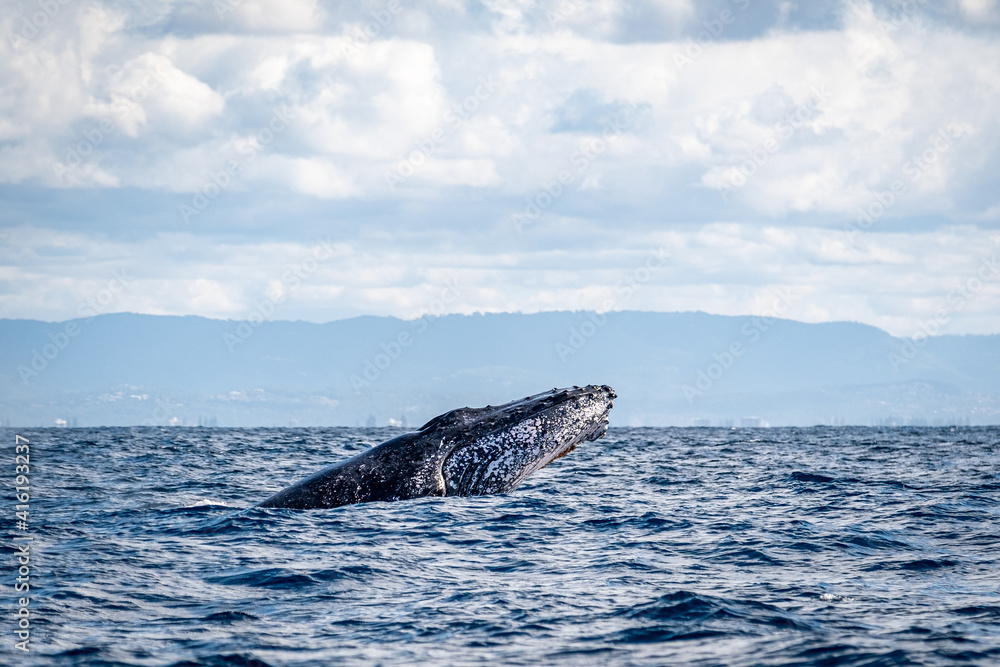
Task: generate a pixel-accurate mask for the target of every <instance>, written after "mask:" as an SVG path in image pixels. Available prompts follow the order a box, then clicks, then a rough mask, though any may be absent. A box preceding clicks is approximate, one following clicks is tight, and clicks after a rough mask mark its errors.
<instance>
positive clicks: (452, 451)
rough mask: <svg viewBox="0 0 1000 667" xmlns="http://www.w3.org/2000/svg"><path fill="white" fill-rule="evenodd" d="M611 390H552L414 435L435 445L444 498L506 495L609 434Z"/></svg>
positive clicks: (468, 412)
mask: <svg viewBox="0 0 1000 667" xmlns="http://www.w3.org/2000/svg"><path fill="white" fill-rule="evenodd" d="M615 398H616V396H615V392H614V390H612V389H611V387H609V386H607V385H588V386H586V387H571V388H568V389H553V390H552V391H547V392H544V393H541V394H536V395H534V396H528V397H526V398H523V399H520V400H516V401H511V402H510V403H505V404H503V405H496V406H486V407H485V408H459V409H457V410H452V411H451V412H446V413H445V414H443V415H440V416H438V417H435V418H434V419H432V420H430V421H429V422H427V423H426V424H424V425H423V426H422V427H421V428H420V429H419V431H418V433H419V434H420V435H422V436H424V437H427V438H428V439H430V440H432V441H437V442H439V443H440V444H439V445H438V446H439V447H440V448H441V450H440V451H441V452H442V453H443V454H444V456H443V458H439V459H438V460H439V461H440V475H441V480H442V481H443V487H444V488H443V489H442V490H443V492H444V493H443V494H442V495H448V496H478V495H485V494H490V493H507V492H509V491H512V490H513V489H515V488H516V487H517V486H518V485H519V484H520V483H521V482H523V481H524V479H525V478H526V477H527V476H528V475H530V474H531V473H533V472H535V471H536V470H540V469H541V468H544V467H545V466H547V465H548V464H549V463H551V462H552V461H554V460H555V459H557V458H559V457H561V456H565V455H566V454H568V453H569V452H570V451H572V450H573V449H574V448H576V446H577V445H579V444H580V443H581V442H584V441H587V440H596V439H597V438H599V437H601V436H602V435H604V434H605V433H606V432H607V430H608V413H609V412H610V410H611V408H612V407H613V406H614V402H613V401H614V399H615Z"/></svg>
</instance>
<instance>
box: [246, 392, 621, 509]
mask: <svg viewBox="0 0 1000 667" xmlns="http://www.w3.org/2000/svg"><path fill="white" fill-rule="evenodd" d="M615 398H616V396H615V392H614V390H612V389H611V387H609V386H607V385H588V386H586V387H571V388H568V389H553V390H552V391H547V392H544V393H541V394H536V395H534V396H528V397H526V398H523V399H520V400H516V401H511V402H510V403H505V404H503V405H496V406H493V405H487V406H486V407H485V408H458V409H457V410H452V411H451V412H446V413H444V414H443V415H439V416H437V417H435V418H434V419H431V420H430V421H429V422H427V423H426V424H424V425H423V426H421V427H420V428H419V429H418V430H417V431H414V432H412V433H405V434H403V435H400V436H398V437H395V438H393V439H392V440H387V441H386V442H383V443H382V444H380V445H377V446H375V447H372V448H371V449H369V450H367V451H365V452H362V453H361V454H358V455H357V456H354V457H352V458H349V459H347V460H346V461H341V462H340V463H335V464H333V465H331V466H329V467H328V468H324V469H323V470H320V471H319V472H317V473H316V474H314V475H312V476H311V477H308V478H306V479H304V480H302V481H301V482H299V483H297V484H293V485H292V486H290V487H288V488H286V489H284V490H282V491H279V492H278V493H275V494H274V495H273V496H271V497H270V498H267V499H266V500H264V501H263V502H261V503H260V504H259V505H258V507H289V508H294V509H318V508H329V507H339V506H341V505H350V504H352V503H365V502H372V501H379V500H406V499H409V498H421V497H423V496H479V495H487V494H491V493H507V492H510V491H512V490H514V489H515V488H517V486H518V485H519V484H520V483H521V482H523V481H524V479H525V478H526V477H527V476H528V475H530V474H531V473H533V472H535V471H536V470H539V469H541V468H544V467H545V466H547V465H548V464H549V463H551V462H552V461H554V460H555V459H557V458H559V457H561V456H565V455H566V454H568V453H569V452H570V451H572V450H573V449H575V448H576V446H577V445H578V444H580V443H581V442H584V441H587V440H596V439H597V438H599V437H601V436H602V435H604V434H605V433H606V432H607V430H608V413H609V411H610V410H611V408H612V407H613V406H614V403H613V400H614V399H615Z"/></svg>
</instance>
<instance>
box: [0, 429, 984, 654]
mask: <svg viewBox="0 0 1000 667" xmlns="http://www.w3.org/2000/svg"><path fill="white" fill-rule="evenodd" d="M400 432H401V431H400V430H398V429H366V428H261V429H228V428H157V427H143V428H79V429H25V430H18V431H15V430H12V429H0V437H2V438H3V442H4V443H5V448H4V452H5V458H6V460H7V463H6V464H7V468H8V473H7V475H6V478H7V480H8V482H7V488H8V491H7V492H5V497H6V498H7V502H6V503H5V505H4V507H6V508H7V509H6V511H5V516H4V525H3V529H4V532H5V534H6V536H7V544H8V547H9V548H8V549H7V550H5V552H6V555H5V556H4V563H3V566H4V569H3V570H2V571H3V572H4V579H5V581H4V584H3V587H2V590H4V591H5V593H4V596H3V600H2V605H3V609H4V613H3V614H2V618H3V621H2V622H0V637H2V638H3V641H2V648H0V663H2V664H10V665H14V664H17V665H21V664H23V665H50V664H51V665H178V666H179V665H274V666H278V665H341V664H343V665H699V666H708V665H727V666H751V665H803V666H805V665H816V666H823V667H828V666H833V665H852V666H860V665H865V666H875V665H996V664H1000V428H996V427H988V428H976V427H961V428H855V427H839V428H835V427H815V428H769V429H764V428H761V429H722V428H637V429H629V428H614V427H613V428H612V429H611V430H610V431H609V433H608V435H606V436H605V437H604V438H601V439H600V440H597V441H595V442H588V443H584V444H583V445H581V447H580V448H578V449H577V450H576V451H574V452H573V453H571V454H570V455H568V456H566V457H564V458H562V459H559V460H558V461H556V462H554V463H553V464H552V465H550V466H548V467H547V468H545V469H544V470H541V471H539V472H538V473H535V474H534V475H532V476H531V477H529V478H528V480H527V482H525V483H524V484H523V485H522V486H521V487H520V488H519V489H517V490H516V491H515V492H513V493H511V494H508V495H498V496H484V497H470V498H424V499H418V500H410V501H401V502H393V503H371V504H363V505H353V506H347V507H341V508H337V509H331V510H312V511H299V510H287V509H266V510H264V509H251V506H252V505H253V504H255V503H257V502H259V501H260V500H263V499H264V498H266V497H267V496H268V495H270V494H271V493H273V492H274V491H277V490H279V489H281V488H283V487H284V486H286V485H288V484H291V483H293V482H296V481H298V480H300V479H302V478H303V477H305V476H306V475H308V474H310V473H312V472H315V471H316V470H318V469H320V468H322V467H325V466H326V465H328V464H330V463H334V462H336V461H338V460H340V459H342V458H344V457H347V456H350V455H352V454H354V453H356V452H358V451H361V450H363V449H364V448H367V447H369V446H372V445H375V444H378V443H379V442H382V441H383V440H386V439H388V438H389V437H392V436H394V435H397V434H398V433H400ZM16 435H20V436H23V437H25V438H27V439H28V441H29V444H28V447H29V449H30V466H29V467H30V470H29V471H27V475H26V478H25V479H22V480H21V481H22V482H25V483H29V484H30V499H29V500H28V502H27V503H21V504H23V505H27V509H26V510H21V511H27V512H28V513H27V514H25V515H22V516H20V517H19V516H17V513H16V512H17V510H16V508H15V504H16V503H18V501H17V500H16V499H15V489H14V486H15V484H16V482H15V479H16V470H15V466H16V461H15V455H16V453H15V436H16ZM25 451H27V450H22V452H25ZM22 472H23V470H22ZM25 518H26V519H27V520H26V521H23V523H22V520H23V519H25ZM28 538H31V539H28ZM24 545H28V546H27V547H25V546H24ZM29 554H30V557H29ZM22 555H23V557H24V558H28V562H27V564H24V560H23V559H22V561H21V563H22V564H21V565H19V561H18V558H19V557H21V556H22ZM19 567H21V568H22V569H20V570H18V568H19ZM23 568H27V569H28V570H29V572H27V573H26V572H25V570H24V569H23ZM19 574H20V575H21V576H22V578H24V579H25V581H23V582H22V584H27V585H28V586H29V587H30V589H29V590H28V591H27V592H15V581H16V578H17V577H18V576H19ZM26 596H27V597H28V602H27V605H25V606H22V604H23V601H22V600H21V598H23V597H26ZM24 609H26V610H27V612H24V611H20V610H24ZM18 613H20V614H21V615H20V616H18ZM24 620H27V621H28V627H27V630H24V629H22V628H19V625H18V624H19V623H20V622H22V621H24ZM22 624H23V623H22ZM19 629H20V630H21V631H22V632H25V631H26V632H27V633H28V644H27V645H24V646H23V647H24V648H28V650H27V651H24V650H22V649H19V648H17V647H16V644H17V642H19V641H22V640H21V639H20V638H19V637H18V634H17V633H18V631H19Z"/></svg>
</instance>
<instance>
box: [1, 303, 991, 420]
mask: <svg viewBox="0 0 1000 667" xmlns="http://www.w3.org/2000/svg"><path fill="white" fill-rule="evenodd" d="M0 340H2V342H3V344H2V346H0V420H2V423H3V425H4V426H8V425H11V424H13V425H15V426H52V425H55V424H56V423H57V422H58V423H59V424H60V425H62V424H63V423H65V424H67V425H70V426H72V425H80V426H85V425H86V426H91V425H134V424H162V425H170V424H177V425H198V424H203V425H218V426H272V425H277V426H287V425H303V426H305V425H317V426H320V425H346V426H354V425H360V426H364V425H366V424H368V425H378V426H384V425H387V424H389V423H390V420H391V423H392V424H395V425H401V424H405V425H408V426H410V427H415V426H419V425H420V424H421V423H422V422H423V421H425V420H426V419H428V418H430V417H432V416H434V415H436V414H438V413H440V412H443V411H446V410H449V409H451V408H455V407H460V406H465V405H471V406H478V405H486V404H490V403H494V404H495V403H498V402H504V401H508V400H511V399H513V398H517V397H520V396H524V395H527V394H530V393H536V392H539V391H542V390H545V389H550V388H552V387H556V386H566V385H573V384H587V383H606V384H610V385H612V386H613V387H614V388H615V389H616V391H617V392H618V394H619V400H618V401H616V407H615V409H614V410H613V411H612V425H633V426H639V425H681V426H691V425H712V426H725V425H734V426H740V425H748V426H749V425H755V424H762V425H764V424H770V425H812V424H893V423H895V424H911V425H920V424H997V423H1000V336H997V335H992V336H938V337H933V338H929V339H925V340H922V341H919V343H918V344H915V343H914V342H912V341H907V340H903V339H898V338H893V337H892V336H890V335H889V334H887V333H885V332H884V331H881V330H879V329H876V328H874V327H871V326H867V325H862V324H855V323H847V322H839V323H831V324H804V323H801V322H794V321H790V320H778V319H766V318H756V317H726V316H720V315H708V314H705V313H651V312H614V313H607V314H597V313H593V312H551V313H538V314H532V315H524V314H485V315H468V316H466V315H448V316H443V317H436V318H431V317H428V318H425V319H420V320H413V321H406V320H399V319H396V318H391V317H357V318H353V319H348V320H340V321H336V322H329V323H326V324H313V323H309V322H269V321H258V322H236V321H225V320H212V319H205V318H202V317H166V316H154V315H135V314H129V313H121V314H111V315H100V316H97V317H93V318H90V319H79V320H71V321H69V322H62V323H49V322H39V321H34V320H9V319H8V320H0Z"/></svg>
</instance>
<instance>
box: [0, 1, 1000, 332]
mask: <svg viewBox="0 0 1000 667" xmlns="http://www.w3.org/2000/svg"><path fill="white" fill-rule="evenodd" d="M2 12H3V13H2V16H0V34H2V36H3V39H2V40H0V317H16V318H36V319H44V320H53V321H56V320H65V319H69V318H73V317H78V316H80V315H88V314H93V313H94V312H116V311H133V312H143V313H157V314H196V315H204V316H208V317H216V318H232V319H243V318H247V317H250V316H251V313H253V312H255V311H256V312H258V313H264V314H265V315H266V316H267V317H270V318H273V319H306V320H312V321H329V320H333V319H340V318H344V317H350V316H354V315H359V314H376V315H397V316H401V317H416V316H419V315H421V314H423V313H426V312H435V313H438V312H457V313H472V312H477V311H522V312H537V311H542V310H570V309H599V310H608V309H639V310H658V311H682V310H702V311H707V312H711V313H721V314H760V313H764V312H767V311H768V309H770V308H772V307H773V305H774V304H775V303H779V304H781V310H782V311H783V312H784V314H785V315H786V316H788V317H791V318H793V319H799V320H804V321H810V322H821V321H832V320H853V321H860V322H866V323H869V324H873V325H875V326H879V327H881V328H883V329H886V330H887V331H890V332H891V333H893V334H896V335H901V336H908V335H911V334H913V333H914V332H915V331H917V330H919V329H920V328H921V325H922V324H926V323H927V322H928V321H931V320H933V321H934V322H936V323H937V324H936V327H935V329H936V330H938V331H940V332H941V333H1000V267H998V266H997V264H996V261H997V254H998V251H1000V183H998V181H1000V178H998V176H1000V122H998V121H997V117H998V113H1000V39H997V36H998V33H1000V7H997V3H996V2H995V1H993V0H960V1H959V0H945V1H944V2H934V3H931V2H921V1H917V0H914V1H912V2H907V3H902V2H898V3H869V2H861V1H857V2H844V3H812V2H811V3H805V2H799V3H796V2H774V1H763V0H711V1H702V2H694V0H690V1H689V0H631V1H626V0H594V1H592V2H584V1H583V0H551V1H549V0H539V1H537V2H536V1H532V0H483V1H482V2H471V1H470V2H466V1H463V0H437V1H434V0H428V1H425V2H412V1H410V0H387V1H383V0H374V1H372V2H352V3H329V4H323V3H317V2H310V1H308V0H280V1H279V0H216V1H215V2H159V3H142V2H128V1H121V2H92V1H87V0H49V1H47V2H35V1H33V0H31V1H25V2H5V3H4V4H3V8H2Z"/></svg>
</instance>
